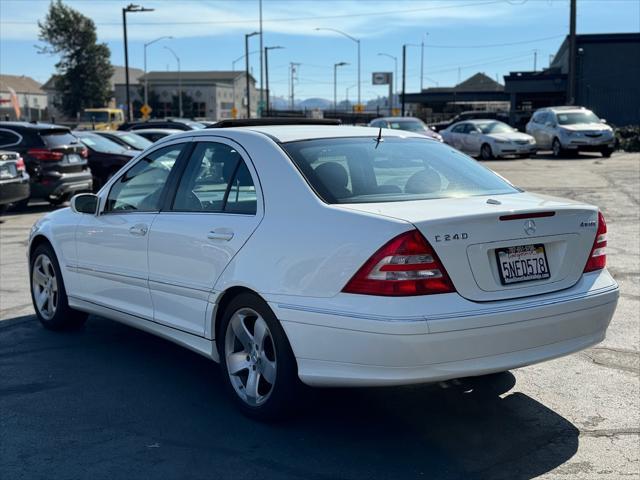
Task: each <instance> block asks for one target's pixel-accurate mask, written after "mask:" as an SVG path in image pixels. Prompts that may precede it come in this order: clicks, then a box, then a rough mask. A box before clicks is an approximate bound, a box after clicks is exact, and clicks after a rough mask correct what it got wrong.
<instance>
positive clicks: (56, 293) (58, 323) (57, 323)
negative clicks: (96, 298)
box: [29, 244, 87, 330]
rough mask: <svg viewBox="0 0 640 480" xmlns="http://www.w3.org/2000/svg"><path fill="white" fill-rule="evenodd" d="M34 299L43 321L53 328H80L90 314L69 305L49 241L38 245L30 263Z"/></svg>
mask: <svg viewBox="0 0 640 480" xmlns="http://www.w3.org/2000/svg"><path fill="white" fill-rule="evenodd" d="M29 279H30V283H31V300H32V302H33V307H34V309H35V311H36V316H37V317H38V320H40V323H42V325H43V326H44V327H45V328H48V329H49V330H68V329H73V328H78V327H80V326H82V324H84V322H85V321H86V320H87V314H86V313H84V312H80V311H78V310H74V309H73V308H71V307H69V301H68V298H67V292H66V290H65V287H64V281H63V279H62V272H61V271H60V265H59V264H58V259H57V258H56V254H55V252H54V251H53V248H51V246H50V245H48V244H42V245H39V246H37V247H36V249H35V250H34V251H33V253H32V254H31V258H30V264H29Z"/></svg>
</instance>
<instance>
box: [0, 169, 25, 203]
mask: <svg viewBox="0 0 640 480" xmlns="http://www.w3.org/2000/svg"><path fill="white" fill-rule="evenodd" d="M30 193H31V188H30V185H29V175H27V174H24V175H22V176H20V177H17V178H12V179H10V180H2V181H0V205H8V204H10V203H14V202H19V201H20V200H24V199H26V198H29V195H30Z"/></svg>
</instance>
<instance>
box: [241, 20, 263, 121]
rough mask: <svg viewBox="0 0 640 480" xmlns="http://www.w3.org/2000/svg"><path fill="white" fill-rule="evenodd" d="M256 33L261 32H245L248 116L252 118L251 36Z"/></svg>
mask: <svg viewBox="0 0 640 480" xmlns="http://www.w3.org/2000/svg"><path fill="white" fill-rule="evenodd" d="M254 35H260V32H252V33H245V34H244V57H245V63H244V65H245V72H244V75H245V79H246V81H247V118H251V88H250V85H249V83H250V82H249V38H250V37H253V36H254Z"/></svg>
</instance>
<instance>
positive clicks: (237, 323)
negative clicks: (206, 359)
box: [218, 293, 300, 420]
mask: <svg viewBox="0 0 640 480" xmlns="http://www.w3.org/2000/svg"><path fill="white" fill-rule="evenodd" d="M218 351H219V352H220V363H221V365H222V370H223V375H224V381H225V385H226V388H227V391H228V392H229V394H230V395H231V396H232V398H233V400H234V402H235V403H236V405H237V406H238V407H239V408H240V410H241V411H242V412H243V413H244V414H245V415H248V416H250V417H252V418H255V419H258V420H272V419H275V418H280V417H282V416H284V415H285V414H286V413H288V412H289V411H291V409H292V406H293V401H294V399H295V397H296V394H297V393H298V392H297V391H298V387H299V385H300V381H299V380H298V372H297V365H296V361H295V357H294V356H293V352H292V350H291V346H290V345H289V341H288V340H287V337H286V335H285V333H284V330H283V329H282V327H281V326H280V323H279V322H278V320H277V318H276V316H275V315H274V313H273V312H272V311H271V309H270V308H269V306H268V305H267V304H266V303H265V302H264V300H262V299H261V298H260V297H258V296H256V295H254V294H251V293H242V294H240V295H238V296H237V297H235V298H234V299H233V300H231V302H230V303H229V305H227V307H226V309H225V311H224V313H223V316H222V319H221V325H220V329H219V335H218Z"/></svg>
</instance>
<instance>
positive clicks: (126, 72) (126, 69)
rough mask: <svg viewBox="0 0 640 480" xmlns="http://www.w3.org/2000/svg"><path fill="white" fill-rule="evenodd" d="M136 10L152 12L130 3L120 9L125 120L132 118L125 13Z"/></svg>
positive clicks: (150, 9) (149, 9)
mask: <svg viewBox="0 0 640 480" xmlns="http://www.w3.org/2000/svg"><path fill="white" fill-rule="evenodd" d="M136 12H153V8H144V7H141V6H140V5H134V4H133V3H130V4H129V5H127V6H126V7H125V8H123V9H122V29H123V30H124V81H125V97H126V101H127V120H129V121H131V120H133V112H132V111H131V97H130V93H129V49H128V46H127V13H136Z"/></svg>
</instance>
